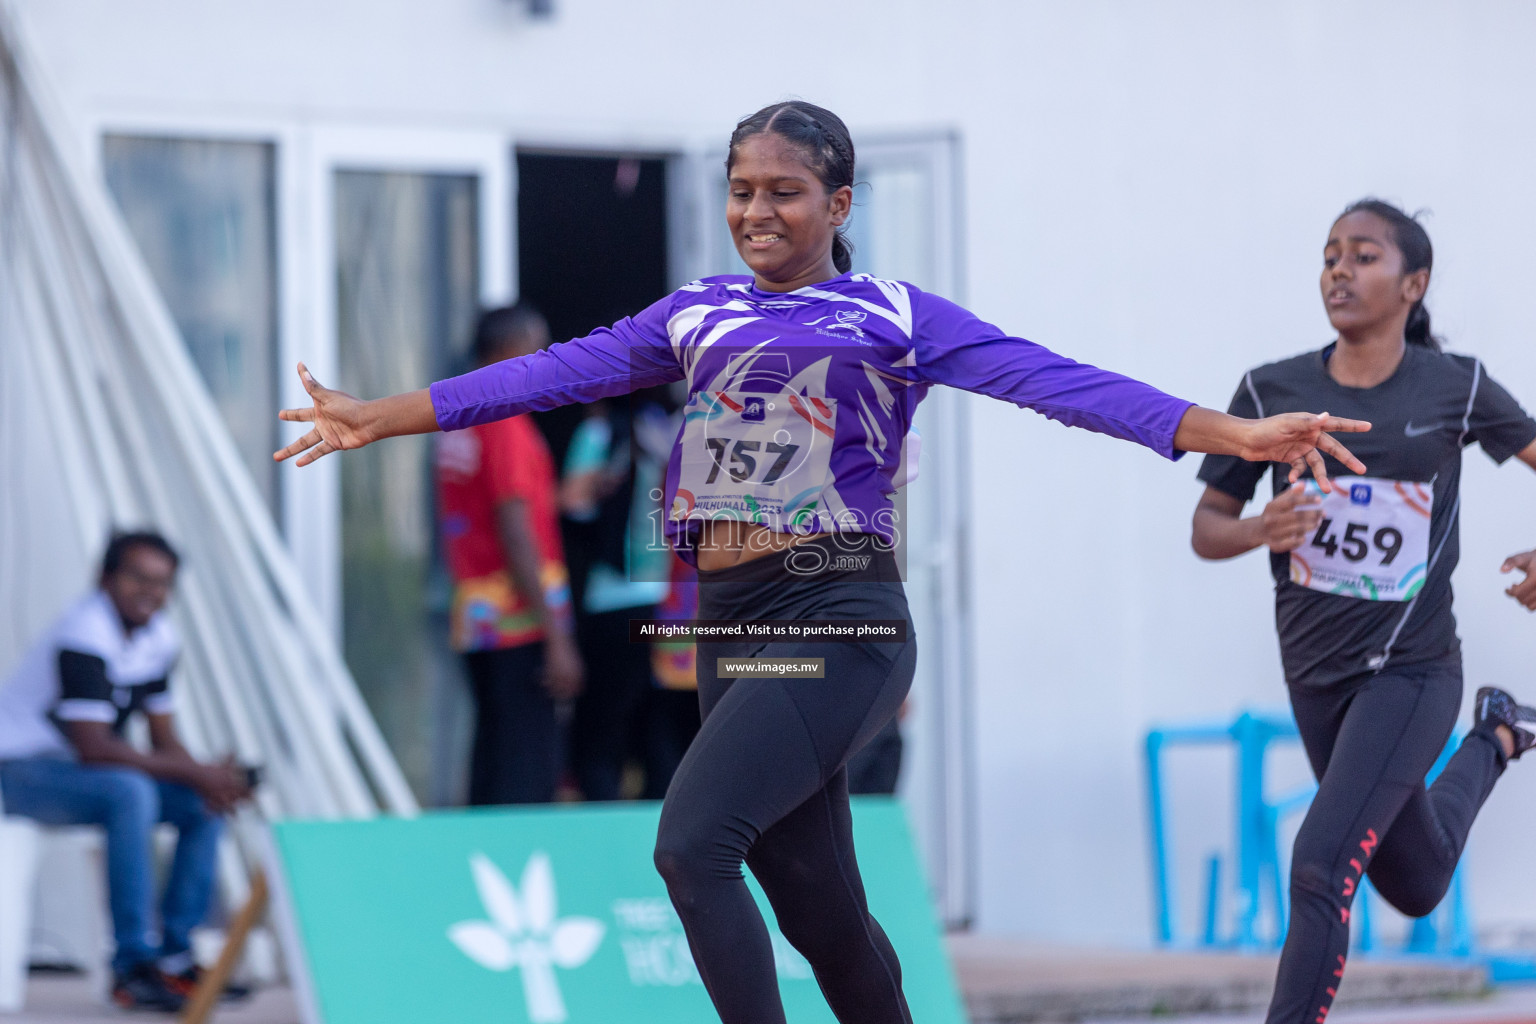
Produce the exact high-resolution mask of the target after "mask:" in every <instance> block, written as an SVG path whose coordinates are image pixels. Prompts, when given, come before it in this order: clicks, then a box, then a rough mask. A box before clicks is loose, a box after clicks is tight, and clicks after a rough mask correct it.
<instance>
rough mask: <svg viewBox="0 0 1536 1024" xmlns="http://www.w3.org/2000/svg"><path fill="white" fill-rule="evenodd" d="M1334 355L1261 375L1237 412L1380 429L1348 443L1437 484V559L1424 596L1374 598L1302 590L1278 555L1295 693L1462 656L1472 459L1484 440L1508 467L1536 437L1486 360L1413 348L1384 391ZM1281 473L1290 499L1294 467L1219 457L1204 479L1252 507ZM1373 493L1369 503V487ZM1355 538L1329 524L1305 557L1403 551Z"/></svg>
mask: <svg viewBox="0 0 1536 1024" xmlns="http://www.w3.org/2000/svg"><path fill="white" fill-rule="evenodd" d="M1333 349H1334V346H1333V345H1328V346H1327V347H1326V348H1323V349H1322V350H1320V351H1316V352H1308V353H1305V354H1303V355H1299V356H1295V357H1293V358H1291V359H1285V360H1282V361H1280V362H1278V363H1270V364H1269V365H1267V366H1261V367H1259V368H1257V369H1255V370H1251V371H1249V372H1248V374H1247V375H1245V376H1244V377H1243V382H1242V384H1241V385H1239V386H1238V389H1237V393H1236V394H1235V395H1233V396H1232V404H1231V405H1230V406H1229V407H1228V411H1229V412H1230V413H1232V414H1233V415H1234V416H1247V417H1255V416H1272V415H1275V414H1276V413H1284V412H1325V411H1326V412H1328V413H1331V414H1332V415H1334V416H1343V417H1347V418H1350V419H1361V420H1369V421H1370V422H1371V424H1372V429H1371V430H1370V431H1369V432H1368V433H1363V434H1343V435H1340V439H1341V440H1342V441H1343V442H1344V444H1345V445H1346V447H1348V448H1349V450H1350V451H1352V452H1354V453H1355V455H1356V457H1358V458H1359V459H1360V461H1361V462H1363V463H1365V466H1366V470H1365V471H1366V475H1367V476H1368V477H1370V478H1375V479H1382V480H1389V481H1415V482H1419V483H1423V484H1428V485H1430V487H1431V489H1432V490H1433V492H1434V497H1433V502H1432V505H1431V508H1430V516H1429V536H1428V548H1427V554H1428V562H1427V568H1426V570H1425V571H1424V573H1423V575H1422V577H1421V578H1420V580H1419V581H1418V582H1416V590H1412V591H1407V593H1410V594H1412V595H1413V596H1412V598H1411V600H1406V601H1403V600H1367V599H1364V598H1362V597H1354V596H1345V595H1343V594H1339V593H1325V592H1323V591H1321V590H1315V589H1311V588H1309V587H1306V586H1302V585H1300V584H1299V583H1296V582H1293V581H1292V559H1291V556H1290V555H1289V554H1274V553H1273V552H1272V553H1271V554H1270V568H1271V570H1272V572H1273V574H1274V577H1275V623H1276V627H1277V629H1278V631H1279V634H1280V657H1281V662H1282V663H1283V665H1284V669H1285V678H1286V681H1287V682H1289V683H1291V684H1292V685H1307V686H1326V685H1328V684H1329V683H1334V682H1338V681H1339V680H1341V679H1345V678H1347V677H1349V676H1353V675H1358V674H1360V673H1362V672H1375V671H1380V670H1381V669H1382V668H1384V667H1386V665H1387V663H1388V662H1389V661H1390V662H1392V663H1394V664H1400V663H1411V662H1416V661H1427V660H1431V659H1434V658H1438V657H1441V656H1443V655H1446V654H1450V653H1452V652H1454V651H1455V650H1457V649H1458V645H1459V643H1460V641H1459V640H1458V639H1457V636H1456V620H1455V618H1454V617H1453V616H1452V614H1451V570H1453V569H1455V568H1456V561H1457V558H1458V557H1459V555H1460V542H1459V540H1458V536H1457V513H1458V511H1459V509H1460V506H1461V496H1460V482H1461V450H1462V448H1464V447H1466V446H1467V445H1469V444H1472V443H1473V442H1474V441H1475V442H1477V443H1479V444H1481V445H1482V446H1483V451H1485V452H1487V453H1488V455H1489V456H1490V457H1491V458H1492V459H1493V460H1494V461H1495V462H1499V463H1502V462H1503V461H1504V460H1506V459H1508V458H1509V457H1510V456H1512V455H1515V454H1517V453H1518V452H1520V451H1521V450H1522V449H1524V448H1525V447H1526V446H1527V445H1528V444H1530V443H1531V441H1532V440H1536V420H1533V419H1532V418H1531V416H1530V415H1529V414H1528V413H1526V411H1525V410H1524V409H1523V408H1521V407H1520V404H1519V403H1518V402H1516V401H1515V399H1514V398H1512V397H1511V396H1510V394H1509V392H1507V391H1505V390H1504V388H1502V387H1500V386H1499V385H1498V384H1497V383H1496V382H1495V381H1493V380H1492V379H1491V378H1490V377H1489V376H1488V375H1487V373H1486V371H1484V369H1483V365H1482V362H1481V361H1480V360H1478V359H1475V358H1473V357H1471V356H1463V355H1452V354H1449V353H1440V352H1435V351H1433V350H1431V349H1429V348H1425V347H1423V346H1419V345H1409V346H1407V349H1406V351H1405V352H1404V355H1403V361H1402V362H1401V363H1400V364H1399V365H1398V368H1397V371H1396V372H1395V373H1393V374H1392V376H1391V377H1389V378H1388V379H1387V380H1385V381H1383V382H1382V383H1380V384H1378V385H1376V386H1375V387H1371V388H1352V387H1346V386H1345V385H1343V384H1340V383H1339V382H1337V381H1335V380H1334V379H1333V378H1332V377H1331V376H1329V375H1328V368H1327V362H1328V359H1329V357H1330V356H1332V354H1333ZM1327 465H1328V474H1329V476H1330V477H1331V478H1333V479H1335V480H1336V481H1338V482H1339V483H1341V484H1342V485H1343V487H1344V490H1343V492H1342V494H1344V495H1348V494H1349V493H1350V491H1349V483H1350V479H1349V477H1347V476H1346V477H1342V478H1341V477H1340V476H1339V474H1342V473H1346V472H1347V471H1346V470H1345V469H1344V467H1343V466H1342V465H1341V464H1340V463H1339V462H1338V461H1337V460H1335V459H1332V458H1328V459H1327ZM1271 469H1272V470H1273V472H1272V476H1273V487H1274V495H1276V496H1278V495H1279V494H1280V493H1281V492H1283V491H1284V490H1285V489H1286V487H1287V486H1288V484H1287V481H1286V477H1287V475H1288V474H1289V472H1290V467H1289V466H1287V465H1285V464H1283V463H1274V464H1273V465H1272V466H1265V465H1264V464H1263V463H1256V462H1247V461H1244V460H1243V459H1239V458H1237V457H1236V456H1231V455H1208V456H1206V458H1205V461H1204V462H1203V463H1202V464H1201V466H1200V473H1199V477H1200V479H1201V480H1203V481H1205V482H1206V483H1208V484H1210V485H1211V486H1212V487H1215V488H1216V489H1217V490H1219V491H1221V492H1222V493H1224V494H1229V495H1231V496H1232V497H1234V498H1236V499H1238V500H1239V501H1242V502H1247V501H1248V500H1249V499H1251V498H1252V497H1253V496H1254V490H1255V488H1256V487H1257V486H1258V482H1259V480H1260V479H1261V478H1262V477H1263V476H1264V473H1265V472H1266V470H1271ZM1363 494H1364V496H1365V499H1366V501H1369V500H1370V492H1369V490H1368V489H1367V490H1364V491H1363ZM1345 518H1348V517H1345ZM1346 531H1349V524H1348V523H1347V522H1333V521H1330V520H1327V519H1325V521H1324V523H1323V525H1322V527H1320V528H1319V530H1318V531H1317V533H1316V534H1315V535H1314V536H1313V537H1312V538H1310V539H1309V540H1308V542H1307V543H1306V544H1304V545H1303V546H1302V547H1301V548H1300V549H1298V553H1299V554H1301V555H1302V556H1303V557H1304V558H1305V557H1309V553H1310V554H1311V555H1319V556H1320V555H1321V554H1322V553H1323V552H1325V551H1326V552H1327V553H1329V554H1333V553H1334V552H1335V551H1337V550H1338V549H1339V545H1340V544H1343V545H1345V547H1344V550H1345V551H1348V552H1349V553H1350V557H1353V555H1354V554H1355V553H1356V552H1360V553H1361V555H1362V564H1377V563H1379V562H1381V561H1382V560H1384V559H1386V558H1388V557H1390V555H1391V554H1392V553H1393V551H1392V548H1391V542H1392V539H1393V538H1392V537H1391V536H1390V535H1388V536H1387V537H1386V541H1387V547H1381V546H1380V543H1379V542H1380V540H1381V537H1380V535H1378V537H1377V538H1376V540H1377V541H1378V546H1377V547H1376V548H1374V549H1373V548H1372V547H1371V542H1372V537H1371V534H1370V532H1369V531H1368V530H1367V531H1366V532H1363V533H1353V532H1350V533H1349V534H1348V536H1347V537H1346V536H1345V532H1346ZM1392 532H1393V533H1396V532H1397V531H1392ZM1399 538H1400V535H1399ZM1314 549H1315V550H1314ZM1367 553H1368V554H1369V555H1370V557H1369V558H1366V554H1367Z"/></svg>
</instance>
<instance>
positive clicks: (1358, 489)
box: [1291, 476, 1434, 601]
mask: <svg viewBox="0 0 1536 1024" xmlns="http://www.w3.org/2000/svg"><path fill="white" fill-rule="evenodd" d="M1306 493H1307V501H1306V502H1305V503H1306V504H1316V505H1321V506H1322V512H1323V518H1322V521H1321V522H1320V523H1318V525H1317V529H1316V530H1315V531H1314V532H1313V534H1312V536H1311V537H1310V538H1309V539H1308V541H1307V542H1306V543H1305V544H1303V545H1302V546H1301V547H1299V548H1297V549H1296V550H1295V551H1292V552H1291V580H1292V582H1295V583H1299V584H1301V585H1302V586H1304V587H1310V588H1311V589H1313V590H1321V591H1323V592H1324V593H1328V594H1344V595H1346V596H1348V597H1357V598H1361V599H1363V600H1366V601H1410V600H1412V599H1413V597H1414V595H1416V594H1417V593H1418V592H1419V588H1420V587H1422V586H1423V585H1424V577H1425V572H1426V569H1427V567H1428V564H1429V514H1430V509H1431V507H1432V506H1433V504H1434V491H1433V487H1432V485H1431V484H1421V483H1414V482H1412V481H1407V480H1380V479H1377V478H1375V477H1368V476H1347V477H1336V478H1334V481H1333V492H1332V493H1331V494H1324V493H1323V492H1322V490H1321V489H1320V488H1319V487H1318V486H1317V481H1315V480H1308V481H1307V492H1306Z"/></svg>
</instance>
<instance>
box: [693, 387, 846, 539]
mask: <svg viewBox="0 0 1536 1024" xmlns="http://www.w3.org/2000/svg"><path fill="white" fill-rule="evenodd" d="M836 429H837V402H836V401H835V400H834V399H831V398H817V397H811V396H807V395H796V394H792V393H779V394H754V393H748V392H732V391H699V392H696V393H695V394H694V395H693V396H692V397H691V398H690V399H689V401H688V405H687V406H686V407H685V408H684V411H683V436H682V465H681V475H680V478H679V481H678V490H677V497H676V499H675V500H674V502H673V506H672V509H671V510H670V516H671V518H672V519H675V520H677V519H737V520H742V521H744V522H749V523H757V524H760V525H762V526H767V527H769V528H770V529H777V530H780V531H784V530H809V529H811V528H813V527H815V526H816V525H817V523H818V521H819V519H820V513H821V512H822V511H823V509H822V508H821V496H822V494H821V492H822V487H823V485H824V484H825V483H826V482H827V481H828V479H829V477H830V460H831V454H832V438H833V436H834V434H835V431H836Z"/></svg>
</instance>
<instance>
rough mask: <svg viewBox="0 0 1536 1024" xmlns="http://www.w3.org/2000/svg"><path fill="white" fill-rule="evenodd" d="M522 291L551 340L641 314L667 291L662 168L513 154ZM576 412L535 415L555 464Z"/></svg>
mask: <svg viewBox="0 0 1536 1024" xmlns="http://www.w3.org/2000/svg"><path fill="white" fill-rule="evenodd" d="M517 267H518V294H519V295H520V296H521V297H522V298H523V299H525V300H526V301H528V302H531V303H533V304H534V305H535V306H537V307H538V309H539V311H540V312H542V313H543V314H544V316H545V318H546V319H547V320H548V321H549V331H550V335H551V337H553V338H554V340H555V341H564V340H566V339H568V338H578V337H580V336H582V335H583V334H587V333H588V332H590V331H591V330H593V329H594V328H597V327H603V326H606V325H608V324H611V323H614V322H615V321H617V320H621V319H623V318H624V317H626V316H630V315H631V314H634V313H638V312H639V311H640V310H642V309H644V308H645V307H646V306H649V305H650V304H651V303H653V302H655V301H656V300H657V299H659V298H661V297H662V296H663V295H665V294H666V292H667V283H668V276H667V162H666V160H665V159H663V158H660V157H632V156H623V155H602V156H598V155H583V156H573V155H569V154H553V153H539V152H530V151H526V150H519V151H518V153H517ZM582 415H583V413H582V410H581V409H580V408H579V407H566V408H564V409H556V410H553V411H552V412H549V413H543V414H540V415H539V425H540V427H541V428H543V430H544V435H545V437H546V438H547V439H548V440H549V445H550V449H551V451H552V452H553V453H554V456H555V460H556V462H555V464H556V465H557V466H558V465H560V464H561V462H562V461H563V460H564V457H565V448H566V446H567V444H568V443H569V441H570V437H571V432H572V431H574V430H575V428H576V425H577V424H578V423H579V422H580V421H581V418H582Z"/></svg>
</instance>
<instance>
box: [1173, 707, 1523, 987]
mask: <svg viewBox="0 0 1536 1024" xmlns="http://www.w3.org/2000/svg"><path fill="white" fill-rule="evenodd" d="M1299 740H1300V736H1299V734H1298V733H1297V731H1296V724H1295V721H1294V720H1293V719H1292V717H1291V715H1290V714H1289V712H1283V713H1282V712H1251V711H1245V712H1243V713H1242V714H1240V715H1238V716H1237V718H1236V719H1235V720H1233V721H1231V722H1227V723H1199V724H1190V725H1180V726H1170V727H1165V728H1157V729H1152V730H1151V731H1149V732H1148V733H1147V739H1146V758H1147V790H1148V804H1149V819H1150V829H1151V846H1152V874H1153V889H1154V894H1155V898H1156V914H1157V920H1156V931H1157V941H1158V943H1159V944H1161V945H1165V946H1166V945H1177V944H1181V940H1180V939H1179V937H1178V936H1177V935H1176V932H1175V928H1174V915H1173V907H1174V904H1175V900H1174V895H1173V891H1172V882H1171V879H1170V871H1169V841H1168V832H1169V829H1168V823H1167V817H1168V816H1167V810H1166V805H1165V801H1164V785H1163V754H1164V751H1165V749H1166V748H1168V747H1170V746H1182V745H1192V744H1203V745H1211V744H1219V745H1231V746H1232V748H1233V751H1234V755H1235V765H1234V768H1235V772H1236V790H1237V802H1236V807H1235V809H1234V810H1235V821H1234V829H1233V833H1234V851H1233V859H1234V860H1235V862H1236V878H1235V879H1234V884H1233V889H1234V891H1235V894H1236V898H1237V902H1238V905H1237V912H1236V915H1235V925H1234V927H1233V929H1232V932H1231V933H1230V934H1228V935H1222V934H1221V929H1220V919H1221V914H1220V905H1221V892H1222V884H1221V858H1220V857H1219V856H1217V855H1212V856H1211V857H1210V858H1209V860H1208V862H1207V874H1206V894H1205V898H1206V903H1205V927H1204V931H1203V934H1202V936H1201V937H1200V939H1199V940H1198V941H1196V942H1194V943H1193V944H1194V945H1196V946H1204V947H1209V948H1238V949H1275V948H1278V947H1279V945H1280V944H1281V943H1282V942H1283V941H1284V938H1285V930H1286V922H1287V914H1288V912H1289V905H1288V897H1289V893H1288V889H1287V886H1286V884H1285V879H1284V878H1283V877H1282V873H1281V870H1280V838H1279V837H1280V826H1281V823H1282V822H1283V821H1284V819H1286V818H1287V817H1288V816H1290V815H1291V814H1294V813H1296V812H1298V811H1303V810H1305V809H1306V808H1307V806H1309V805H1310V804H1311V802H1312V797H1313V795H1314V794H1315V793H1316V792H1317V787H1316V785H1314V784H1312V783H1308V784H1307V785H1305V786H1301V787H1298V788H1297V789H1295V790H1293V791H1292V792H1289V793H1285V794H1281V795H1279V796H1276V797H1267V796H1266V795H1265V789H1266V787H1265V763H1266V755H1267V753H1268V751H1269V749H1270V747H1271V746H1272V745H1273V744H1275V743H1279V742H1298V741H1299ZM1460 740H1461V738H1460V737H1459V736H1452V737H1451V740H1450V742H1448V743H1447V744H1446V747H1445V749H1444V750H1443V751H1442V752H1441V754H1440V757H1439V759H1438V760H1437V761H1436V762H1435V764H1434V766H1433V767H1432V768H1431V769H1430V772H1429V775H1428V779H1429V780H1431V781H1433V780H1434V778H1435V777H1436V776H1438V775H1439V774H1440V772H1441V770H1443V769H1444V767H1445V764H1446V762H1447V761H1448V760H1449V759H1450V756H1451V754H1452V753H1453V752H1454V751H1455V749H1456V747H1457V746H1458V745H1459V744H1460ZM1266 897H1267V902H1268V905H1269V906H1270V907H1271V908H1272V910H1273V919H1274V921H1275V925H1276V927H1275V931H1274V933H1273V934H1269V935H1261V934H1260V932H1259V923H1260V920H1261V918H1262V916H1263V910H1264V907H1265V904H1266ZM1448 897H1449V898H1448V899H1446V900H1444V901H1443V902H1442V903H1441V905H1440V907H1439V908H1437V909H1436V911H1435V912H1434V913H1433V914H1431V915H1429V916H1428V917H1425V918H1421V919H1419V920H1417V921H1415V922H1414V924H1413V927H1412V930H1411V932H1410V934H1409V937H1408V941H1407V944H1406V946H1405V951H1406V952H1411V953H1424V954H1438V955H1450V956H1468V955H1470V954H1471V953H1472V950H1473V937H1472V925H1471V916H1470V914H1469V913H1468V910H1467V897H1466V883H1465V878H1464V873H1463V871H1462V870H1461V869H1459V868H1458V869H1457V872H1456V875H1455V877H1454V878H1453V880H1452V883H1451V891H1450V893H1449V894H1448ZM1379 898H1380V897H1379V896H1377V895H1376V894H1375V892H1374V890H1372V889H1370V887H1369V885H1368V884H1366V885H1364V886H1362V889H1361V895H1360V896H1358V897H1357V898H1356V901H1355V906H1356V916H1355V929H1354V940H1355V944H1356V948H1357V949H1359V950H1360V951H1362V952H1371V951H1374V950H1375V949H1376V948H1377V945H1378V943H1377V942H1376V939H1375V934H1374V930H1373V929H1372V926H1371V911H1370V903H1371V902H1372V901H1373V900H1375V899H1379ZM1519 970H1520V968H1519V965H1518V964H1517V965H1515V966H1514V967H1513V968H1511V969H1510V970H1508V971H1504V972H1503V973H1504V976H1505V977H1515V976H1519V974H1518V972H1519Z"/></svg>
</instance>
